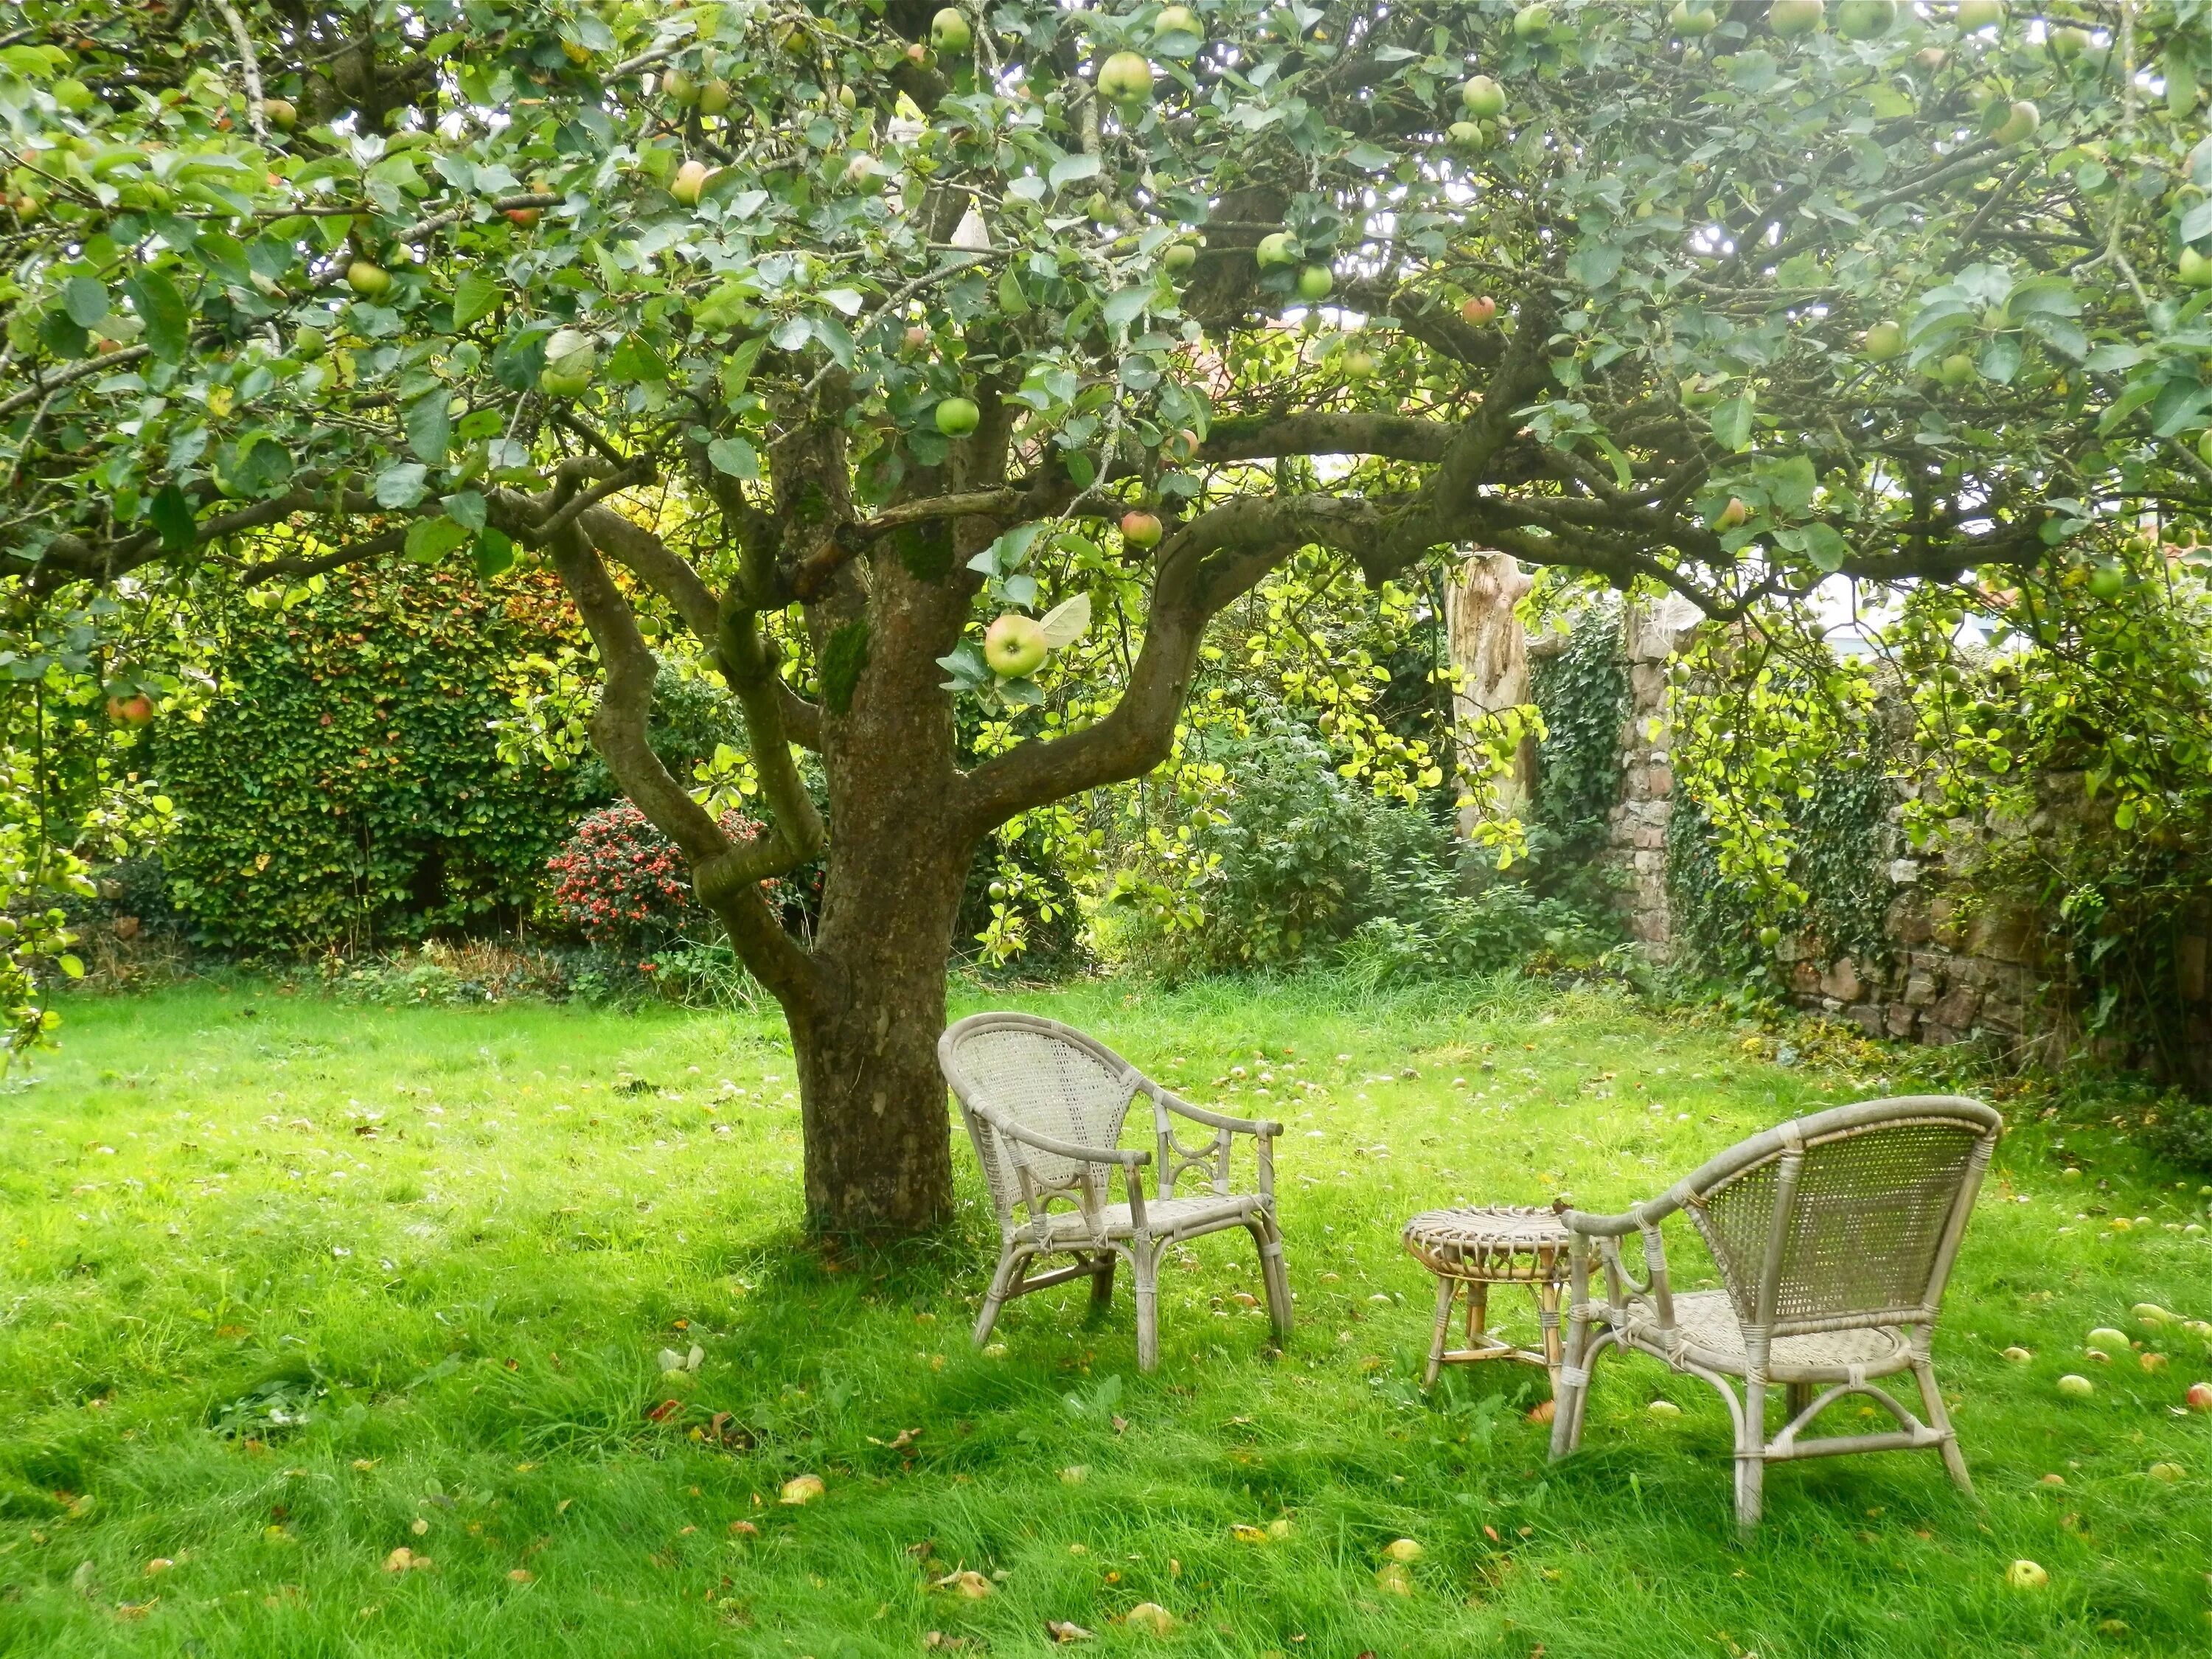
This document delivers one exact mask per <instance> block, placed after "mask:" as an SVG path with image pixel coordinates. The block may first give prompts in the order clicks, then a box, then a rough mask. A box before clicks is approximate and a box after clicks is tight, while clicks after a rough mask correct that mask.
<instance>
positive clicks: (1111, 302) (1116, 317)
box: [1099, 288, 1152, 328]
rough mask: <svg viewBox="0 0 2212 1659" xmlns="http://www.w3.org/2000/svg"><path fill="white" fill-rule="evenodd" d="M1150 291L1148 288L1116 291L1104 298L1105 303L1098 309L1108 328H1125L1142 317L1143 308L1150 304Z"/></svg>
mask: <svg viewBox="0 0 2212 1659" xmlns="http://www.w3.org/2000/svg"><path fill="white" fill-rule="evenodd" d="M1151 303H1152V289H1149V288H1122V289H1115V291H1114V292H1113V293H1111V294H1109V295H1107V296H1106V303H1105V304H1104V305H1103V306H1102V307H1099V310H1100V314H1102V315H1103V317H1104V318H1105V319H1106V323H1107V325H1108V326H1109V328H1127V326H1128V325H1130V324H1131V323H1133V322H1135V321H1136V320H1137V319H1138V318H1139V317H1141V316H1143V315H1144V313H1145V307H1146V306H1147V305H1149V304H1151Z"/></svg>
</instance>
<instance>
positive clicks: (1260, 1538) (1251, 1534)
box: [1229, 1526, 1267, 1544]
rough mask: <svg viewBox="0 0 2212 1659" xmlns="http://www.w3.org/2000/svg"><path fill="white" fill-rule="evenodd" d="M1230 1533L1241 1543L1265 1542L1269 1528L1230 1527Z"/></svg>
mask: <svg viewBox="0 0 2212 1659" xmlns="http://www.w3.org/2000/svg"><path fill="white" fill-rule="evenodd" d="M1229 1535H1230V1536H1231V1537H1232V1538H1234V1539H1235V1540H1236V1541H1237V1542H1238V1543H1240V1544H1264V1543H1266V1542H1267V1528H1265V1527H1245V1526H1236V1527H1231V1528H1230V1529H1229Z"/></svg>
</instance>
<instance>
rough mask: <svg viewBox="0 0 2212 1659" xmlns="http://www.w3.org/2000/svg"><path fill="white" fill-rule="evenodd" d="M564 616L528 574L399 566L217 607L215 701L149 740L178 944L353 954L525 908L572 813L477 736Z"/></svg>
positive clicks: (550, 589)
mask: <svg viewBox="0 0 2212 1659" xmlns="http://www.w3.org/2000/svg"><path fill="white" fill-rule="evenodd" d="M566 616H567V612H566V609H565V605H564V603H563V601H562V599H561V598H560V596H559V593H558V592H557V590H556V587H555V586H553V584H552V579H551V578H550V577H547V576H542V575H529V574H518V575H516V576H513V577H508V578H501V580H499V581H498V582H497V583H495V584H492V585H490V586H485V585H483V584H480V583H478V582H477V580H474V579H473V578H471V577H467V576H464V575H461V574H456V573H453V572H449V571H443V570H439V571H423V570H419V569H413V568H410V570H409V571H408V573H407V574H406V576H405V577H404V579H403V578H402V577H400V576H399V575H398V574H395V573H393V572H391V571H384V570H374V569H373V570H368V571H364V572H361V573H356V574H355V575H353V576H352V577H351V578H350V579H349V580H344V581H338V580H333V581H332V582H331V585H330V586H327V587H326V588H325V589H324V590H323V591H322V592H308V593H306V594H304V595H301V597H299V598H298V599H297V600H296V602H295V603H294V604H292V605H289V607H279V606H261V605H252V604H248V603H245V602H243V601H239V600H235V599H232V600H228V601H225V602H224V608H223V609H222V611H219V612H218V613H217V614H216V617H215V618H214V621H215V623H216V626H217V628H218V629H219V630H220V633H221V635H222V646H221V650H220V653H219V655H218V660H217V687H216V695H215V696H214V697H213V699H212V700H211V701H210V702H208V703H207V704H206V705H205V706H204V708H200V709H197V710H193V711H190V712H189V713H186V714H172V715H170V716H167V717H165V718H164V719H163V720H161V722H160V723H159V725H158V726H155V727H153V728H149V730H151V731H153V732H155V733H156V734H157V735H156V741H155V750H154V756H155V770H156V772H157V773H158V775H159V776H160V777H161V781H162V782H163V784H164V786H165V787H167V792H168V793H169V795H170V796H171V798H172V799H173V800H174V802H175V805H176V811H177V827H176V830H175V832H174V834H173V836H171V838H170V840H169V841H168V842H167V845H166V846H165V847H164V848H163V849H162V852H163V862H164V865H165V866H166V871H167V898H168V902H169V903H170V904H171V905H172V906H173V908H175V909H176V910H177V911H178V912H179V914H180V915H182V916H183V917H184V918H185V919H186V921H187V923H188V926H189V929H190V931H191V933H192V934H193V935H194V936H195V939H196V941H197V942H198V943H202V944H207V945H216V946H218V947H223V948H235V949H242V950H247V951H268V950H280V949H296V948H299V947H301V946H328V945H334V944H344V945H349V946H351V947H353V948H355V949H361V948H365V947H368V946H369V945H374V944H376V943H379V942H382V941H387V940H410V939H422V938H425V937H428V936H429V935H431V934H433V933H455V932H465V931H468V930H471V929H475V928H481V927H484V926H486V925H488V924H496V923H501V922H503V921H507V920H510V919H512V918H514V917H517V916H519V915H521V914H523V913H524V912H526V909H527V908H528V907H529V905H530V903H531V901H532V897H533V896H534V894H535V892H536V890H537V889H538V884H539V883H540V881H541V880H542V878H543V872H544V862H545V855H546V854H548V853H549V852H550V851H551V850H552V848H554V847H555V846H556V844H558V842H559V841H560V839H561V837H562V836H563V835H564V834H565V833H566V832H567V830H568V825H569V823H571V822H572V821H573V820H574V817H575V815H576V813H577V812H578V811H580V810H581V808H582V807H583V805H586V801H585V800H584V799H582V798H581V797H580V795H579V794H578V793H577V789H576V775H575V774H574V772H573V771H570V772H562V771H559V770H556V769H554V768H553V767H551V766H550V765H545V764H526V765H520V766H518V765H510V764H507V763H502V762H501V758H500V756H499V751H498V744H497V740H496V738H495V732H494V725H495V721H497V720H500V719H501V717H502V716H504V715H506V714H507V713H508V712H509V711H510V709H511V708H512V707H513V696H514V693H515V690H516V689H517V688H518V686H520V684H522V682H523V680H524V678H525V677H526V676H527V675H528V674H529V673H530V672H531V671H532V670H531V669H530V668H529V666H528V661H529V659H531V658H532V656H533V655H535V656H537V657H538V659H540V660H541V661H542V660H543V659H544V657H545V656H546V655H547V654H548V653H550V651H551V650H552V649H554V648H556V647H557V644H558V642H559V641H561V640H562V637H563V635H564V632H565V629H567V627H568V623H567V621H566Z"/></svg>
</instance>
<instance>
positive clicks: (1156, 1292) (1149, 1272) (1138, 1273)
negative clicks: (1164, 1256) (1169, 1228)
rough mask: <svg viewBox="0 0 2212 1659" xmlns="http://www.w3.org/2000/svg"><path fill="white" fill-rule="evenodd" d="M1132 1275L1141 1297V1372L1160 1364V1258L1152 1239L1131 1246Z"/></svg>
mask: <svg viewBox="0 0 2212 1659" xmlns="http://www.w3.org/2000/svg"><path fill="white" fill-rule="evenodd" d="M1129 1276H1130V1278H1131V1279H1132V1280H1133V1281H1134V1289H1135V1291H1136V1294H1137V1369H1138V1370H1140V1371H1149V1370H1154V1369H1156V1368H1157V1367H1158V1364H1159V1363H1160V1256H1159V1250H1158V1247H1157V1246H1155V1245H1154V1244H1152V1242H1151V1241H1150V1240H1146V1239H1139V1240H1138V1241H1137V1242H1136V1243H1133V1244H1132V1245H1131V1246H1130V1247H1129Z"/></svg>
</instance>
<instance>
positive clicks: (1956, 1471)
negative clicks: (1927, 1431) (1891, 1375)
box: [1912, 1359, 1974, 1498]
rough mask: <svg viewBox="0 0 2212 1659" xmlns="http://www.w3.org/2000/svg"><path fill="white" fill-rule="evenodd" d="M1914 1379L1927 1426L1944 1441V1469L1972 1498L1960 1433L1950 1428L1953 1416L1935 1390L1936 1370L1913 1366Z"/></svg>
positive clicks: (1923, 1362) (1920, 1363) (1971, 1480)
mask: <svg viewBox="0 0 2212 1659" xmlns="http://www.w3.org/2000/svg"><path fill="white" fill-rule="evenodd" d="M1912 1375H1913V1376H1914V1377H1916V1378H1917V1380H1918V1382H1919V1383H1920V1403H1921V1405H1922V1407H1923V1408H1924V1409H1925V1410H1926V1412H1927V1413H1928V1426H1929V1428H1931V1429H1933V1430H1935V1431H1936V1433H1938V1434H1940V1435H1942V1437H1943V1439H1942V1452H1943V1467H1944V1468H1947V1469H1948V1470H1949V1471H1950V1472H1951V1479H1952V1480H1953V1481H1954V1483H1955V1484H1956V1485H1957V1486H1958V1488H1959V1490H1960V1492H1964V1493H1966V1496H1967V1497H1969V1498H1972V1496H1973V1495H1974V1478H1973V1476H1972V1475H1970V1474H1967V1473H1966V1454H1965V1453H1963V1452H1961V1451H1960V1449H1959V1435H1958V1431H1956V1430H1955V1429H1954V1428H1953V1427H1952V1426H1951V1413H1949V1412H1948V1411H1946V1410H1945V1409H1944V1408H1943V1395H1942V1392H1941V1391H1940V1390H1939V1389H1937V1388H1936V1367H1935V1366H1934V1365H1933V1364H1929V1362H1928V1361H1927V1360H1925V1359H1923V1360H1920V1361H1918V1362H1917V1364H1914V1366H1913V1367H1912Z"/></svg>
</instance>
